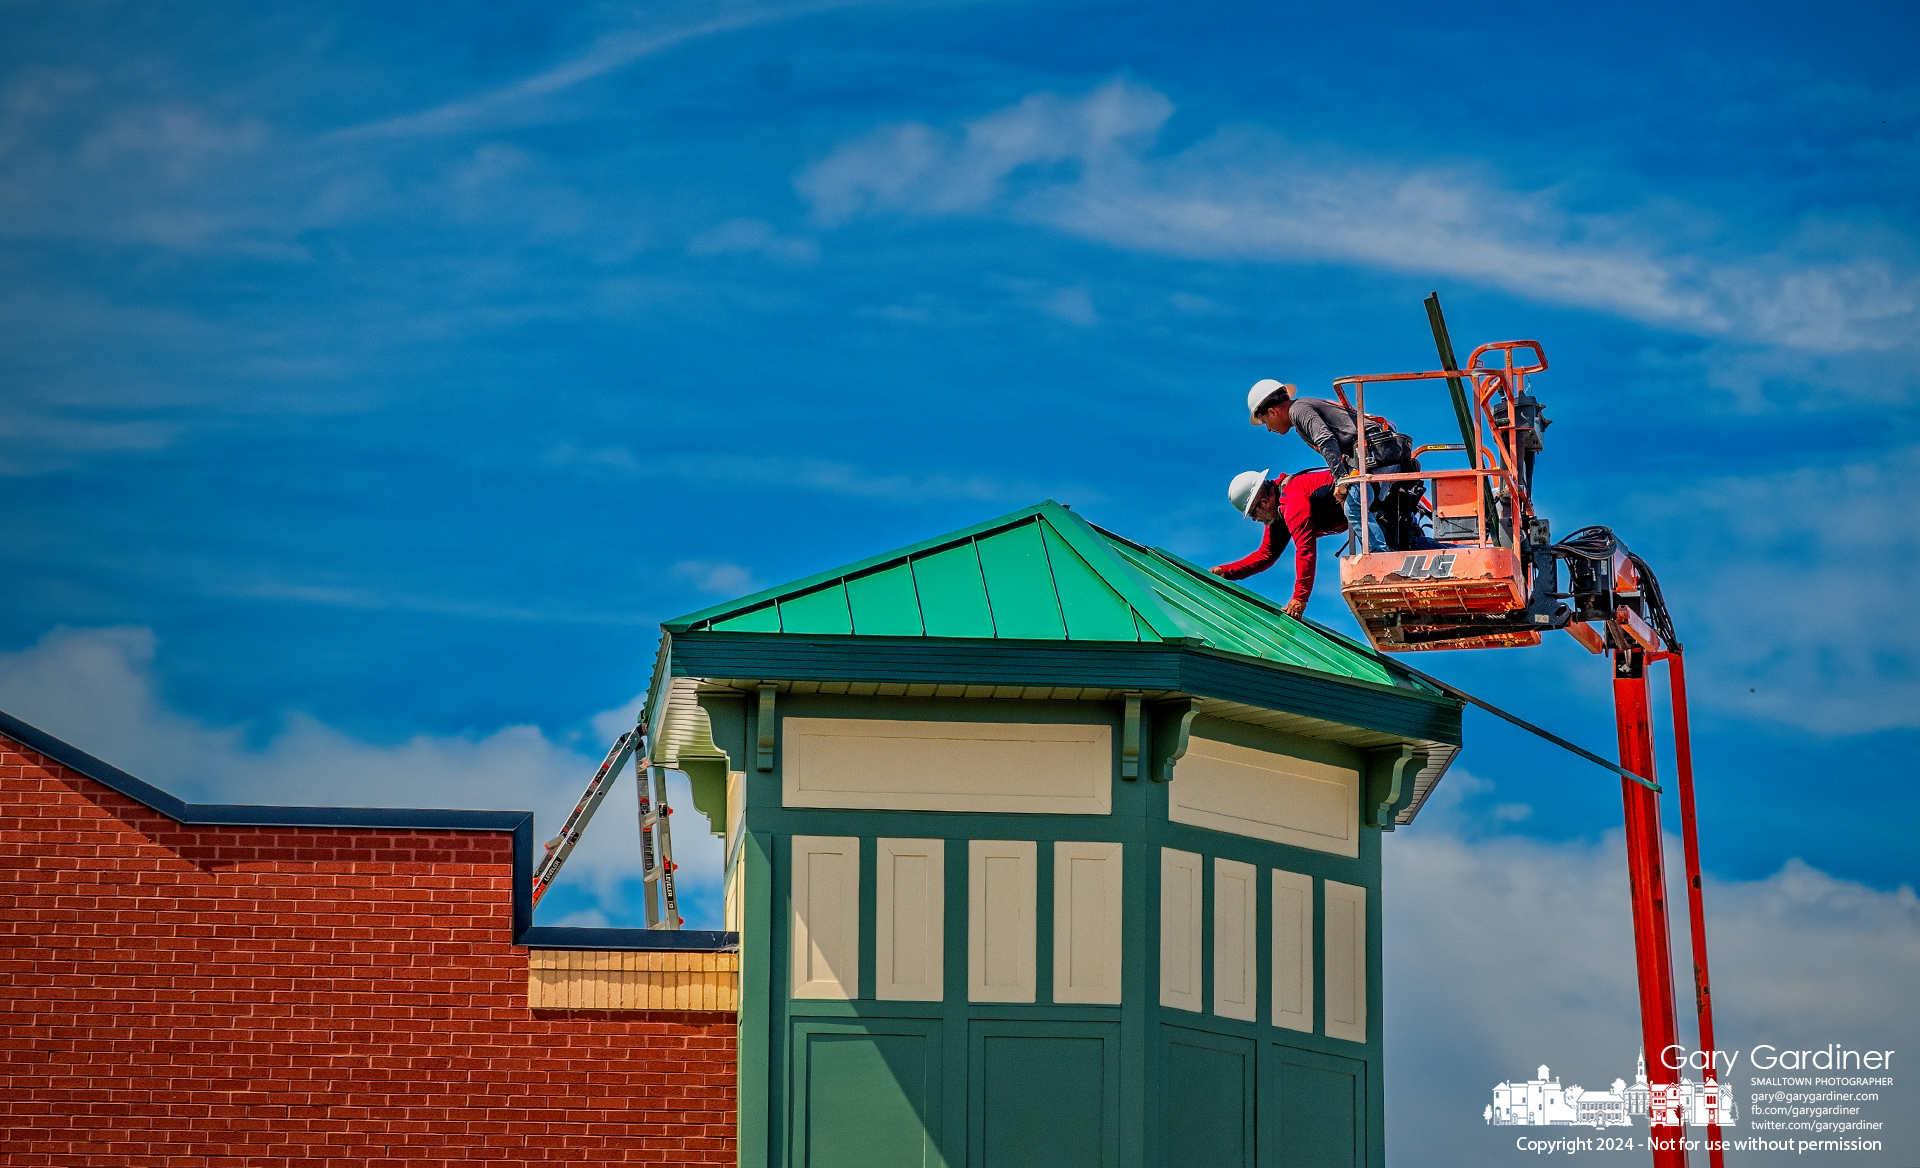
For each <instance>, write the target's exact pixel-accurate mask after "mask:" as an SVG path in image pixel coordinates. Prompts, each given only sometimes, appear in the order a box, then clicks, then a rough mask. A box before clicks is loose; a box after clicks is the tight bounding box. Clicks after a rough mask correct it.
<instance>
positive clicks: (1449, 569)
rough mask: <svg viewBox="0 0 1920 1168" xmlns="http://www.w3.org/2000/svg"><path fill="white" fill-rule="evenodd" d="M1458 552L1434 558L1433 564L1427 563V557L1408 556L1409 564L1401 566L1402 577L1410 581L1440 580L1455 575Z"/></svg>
mask: <svg viewBox="0 0 1920 1168" xmlns="http://www.w3.org/2000/svg"><path fill="white" fill-rule="evenodd" d="M1457 554H1458V553H1456V552H1448V553H1447V554H1446V555H1444V556H1435V557H1433V563H1432V564H1428V563H1427V557H1425V556H1408V557H1407V562H1406V563H1404V564H1401V565H1400V575H1402V576H1405V577H1406V578H1407V579H1409V580H1440V579H1444V578H1445V577H1447V576H1451V575H1453V559H1454V556H1455V555H1457Z"/></svg>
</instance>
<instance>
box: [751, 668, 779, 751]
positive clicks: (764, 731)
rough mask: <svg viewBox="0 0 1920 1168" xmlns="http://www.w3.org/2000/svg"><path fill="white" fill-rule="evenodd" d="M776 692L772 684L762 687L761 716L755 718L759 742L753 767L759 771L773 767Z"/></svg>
mask: <svg viewBox="0 0 1920 1168" xmlns="http://www.w3.org/2000/svg"><path fill="white" fill-rule="evenodd" d="M776 692H778V691H777V690H776V689H775V688H774V687H773V686H771V685H762V686H761V687H760V716H759V717H758V718H756V719H754V726H755V728H756V729H757V730H758V731H759V742H758V743H757V744H756V749H755V750H754V753H753V769H755V770H758V771H770V770H772V769H773V695H774V694H775V693H776Z"/></svg>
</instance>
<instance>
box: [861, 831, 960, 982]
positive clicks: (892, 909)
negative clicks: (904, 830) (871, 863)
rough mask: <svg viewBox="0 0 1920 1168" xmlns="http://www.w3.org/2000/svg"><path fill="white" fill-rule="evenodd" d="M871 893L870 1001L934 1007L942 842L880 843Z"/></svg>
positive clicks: (942, 912) (943, 874)
mask: <svg viewBox="0 0 1920 1168" xmlns="http://www.w3.org/2000/svg"><path fill="white" fill-rule="evenodd" d="M877 851H878V858H879V862H878V864H877V865H876V868H875V871H876V873H877V875H876V877H875V879H876V882H877V883H876V886H875V888H874V907H875V909H876V913H875V924H874V975H875V977H876V978H877V982H876V985H875V988H874V996H875V997H877V998H879V999H880V1000H882V1001H894V1002H937V1001H939V1000H940V999H941V997H942V996H943V985H944V983H943V982H942V981H941V974H942V971H943V969H944V967H945V962H944V961H943V960H942V957H943V949H944V945H943V943H942V939H943V938H944V937H945V935H946V934H945V930H944V927H943V926H944V922H945V920H946V914H945V905H946V855H947V841H945V840H937V839H882V840H880V841H879V845H878V848H877Z"/></svg>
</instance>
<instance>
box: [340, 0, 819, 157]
mask: <svg viewBox="0 0 1920 1168" xmlns="http://www.w3.org/2000/svg"><path fill="white" fill-rule="evenodd" d="M852 6H853V5H852V4H851V3H849V2H848V0H839V2H826V3H813V4H794V5H748V4H741V5H729V6H725V7H731V8H732V11H730V12H725V13H724V14H723V15H720V16H717V17H712V16H710V17H708V18H706V19H697V20H694V21H691V22H689V23H686V24H681V25H679V26H677V27H664V28H663V27H649V28H624V29H617V30H615V31H613V32H610V33H607V34H605V35H603V36H601V37H599V38H598V39H596V40H595V41H594V42H593V43H592V44H591V45H589V46H587V48H586V49H584V50H582V51H581V52H579V53H576V54H574V55H573V56H571V57H569V58H567V59H566V60H564V61H561V62H560V63H559V64H557V65H554V66H553V67H551V68H549V69H546V70H544V71H542V72H540V73H536V74H534V75H533V76H531V77H526V78H523V79H521V80H519V81H516V82H513V83H511V84H509V85H504V86H500V87H498V88H494V89H489V90H487V91H485V92H482V93H477V94H474V95H472V96H470V97H464V98H460V99H459V100H456V101H451V102H447V103H446V104H444V105H440V106H436V107H435V108H433V109H429V110H423V111H421V112H419V113H414V114H405V115H402V116H400V117H395V118H388V119H386V120H384V121H379V122H374V123H370V124H368V125H364V126H355V127H353V128H351V129H347V130H341V131H339V132H338V133H337V134H336V137H339V138H345V139H354V138H413V137H422V136H427V135H435V134H449V133H457V132H460V131H466V130H474V129H481V128H486V127H491V126H497V125H503V124H509V123H513V122H518V121H524V120H528V119H530V118H533V117H535V116H537V115H536V114H535V113H534V112H532V111H535V110H537V109H539V108H540V103H541V102H542V101H543V100H545V99H548V98H551V97H553V96H554V95H556V94H561V93H564V92H566V91H567V90H569V89H572V88H574V87H575V86H577V85H580V84H582V83H583V82H587V81H592V80H593V79H595V78H597V77H603V76H605V75H607V74H609V73H612V72H615V71H616V70H619V69H623V68H625V67H626V66H628V65H631V64H633V63H634V62H635V61H638V60H641V59H643V58H646V57H650V56H653V55H654V54H656V53H660V52H663V51H665V50H667V49H671V48H674V47H676V46H678V45H683V44H687V43H689V42H691V41H696V40H700V39H702V38H704V37H710V36H716V35H719V34H722V33H729V32H737V31H740V30H742V29H748V28H754V27H757V26H760V25H765V24H774V23H778V22H780V21H786V20H794V19H797V18H799V17H802V16H808V15H812V14H814V13H818V12H829V11H832V10H834V9H837V8H847V7H852ZM682 8H683V9H689V8H691V6H685V5H683V6H682ZM658 10H659V9H658V7H656V8H654V9H652V10H650V14H651V13H652V12H657V11H658ZM692 10H694V11H699V12H701V13H702V14H705V13H709V12H711V11H712V7H711V6H701V7H699V8H698V9H692Z"/></svg>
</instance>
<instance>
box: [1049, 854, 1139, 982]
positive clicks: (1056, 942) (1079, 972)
mask: <svg viewBox="0 0 1920 1168" xmlns="http://www.w3.org/2000/svg"><path fill="white" fill-rule="evenodd" d="M1123 875H1124V849H1123V848H1122V846H1121V845H1120V844H1110V843H1067V842H1064V841H1063V842H1060V843H1056V844H1054V845H1053V1000H1054V1001H1056V1002H1088V1003H1093V1004H1096V1005H1107V1006H1117V1005H1119V1004H1120V969H1121V959H1120V958H1121V954H1120V928H1121V921H1122V917H1121V913H1120V907H1121V905H1120V902H1121V890H1122V889H1123V887H1124V881H1123Z"/></svg>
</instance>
